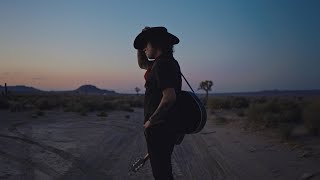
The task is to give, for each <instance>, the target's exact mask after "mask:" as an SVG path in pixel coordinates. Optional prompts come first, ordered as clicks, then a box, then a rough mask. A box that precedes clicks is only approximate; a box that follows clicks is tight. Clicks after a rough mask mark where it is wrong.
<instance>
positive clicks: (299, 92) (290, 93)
mask: <svg viewBox="0 0 320 180" xmlns="http://www.w3.org/2000/svg"><path fill="white" fill-rule="evenodd" d="M209 95H210V96H319V95H320V90H317V89H315V90H265V91H256V92H230V93H210V94H209Z"/></svg>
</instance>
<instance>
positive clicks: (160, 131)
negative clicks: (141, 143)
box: [145, 124, 176, 180]
mask: <svg viewBox="0 0 320 180" xmlns="http://www.w3.org/2000/svg"><path fill="white" fill-rule="evenodd" d="M145 137H146V141H147V147H148V153H149V156H150V162H151V167H152V173H153V177H154V178H155V180H173V179H174V178H173V175H172V165H171V154H172V151H173V148H174V145H175V141H176V134H175V133H174V132H173V131H172V130H170V129H169V128H168V127H166V125H163V124H161V125H156V126H155V127H150V128H148V129H146V130H145Z"/></svg>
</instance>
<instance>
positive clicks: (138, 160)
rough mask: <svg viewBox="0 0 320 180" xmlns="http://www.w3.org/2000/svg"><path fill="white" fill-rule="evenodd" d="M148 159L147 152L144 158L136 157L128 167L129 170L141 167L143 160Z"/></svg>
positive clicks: (133, 170) (135, 170) (134, 170)
mask: <svg viewBox="0 0 320 180" xmlns="http://www.w3.org/2000/svg"><path fill="white" fill-rule="evenodd" d="M148 159H149V154H147V155H146V156H145V157H144V158H139V159H137V160H136V161H135V162H134V163H133V164H132V165H131V167H130V169H129V171H130V172H137V171H138V170H139V169H140V168H142V167H143V166H144V164H145V162H146V161H147V160H148Z"/></svg>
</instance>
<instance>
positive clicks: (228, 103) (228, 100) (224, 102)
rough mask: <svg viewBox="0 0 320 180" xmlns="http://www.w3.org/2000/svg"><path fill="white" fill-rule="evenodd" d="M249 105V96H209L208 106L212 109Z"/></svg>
mask: <svg viewBox="0 0 320 180" xmlns="http://www.w3.org/2000/svg"><path fill="white" fill-rule="evenodd" d="M248 106H249V99H248V98H247V97H238V96H222V97H209V99H208V107H209V108H211V109H233V108H236V109H239V108H247V107H248Z"/></svg>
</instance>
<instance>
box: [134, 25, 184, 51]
mask: <svg viewBox="0 0 320 180" xmlns="http://www.w3.org/2000/svg"><path fill="white" fill-rule="evenodd" d="M148 41H153V42H161V43H166V44H168V45H175V44H178V43H179V42H180V40H179V38H178V37H176V36H175V35H173V34H171V33H169V32H168V31H167V29H166V28H165V27H150V28H149V29H147V30H144V31H142V32H141V33H140V34H138V36H137V37H136V38H135V40H134V43H133V46H134V48H135V49H143V48H144V47H145V45H146V44H147V42H148Z"/></svg>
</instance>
